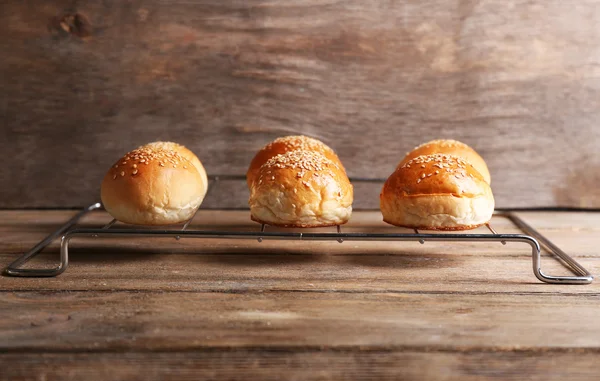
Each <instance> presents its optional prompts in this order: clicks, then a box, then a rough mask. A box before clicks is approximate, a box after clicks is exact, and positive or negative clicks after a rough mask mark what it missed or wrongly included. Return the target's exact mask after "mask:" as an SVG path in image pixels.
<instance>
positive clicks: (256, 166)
mask: <svg viewBox="0 0 600 381" xmlns="http://www.w3.org/2000/svg"><path fill="white" fill-rule="evenodd" d="M298 150H302V151H314V152H319V153H321V154H323V155H324V156H325V157H326V158H328V159H329V160H331V161H333V162H334V163H336V164H337V165H338V167H340V168H341V169H342V170H343V171H344V172H345V169H344V166H343V165H342V162H341V161H340V158H339V157H338V156H337V155H336V154H335V151H334V150H333V149H331V148H330V147H329V146H327V145H326V144H325V143H323V142H321V141H320V140H317V139H313V138H310V137H308V136H303V135H294V136H284V137H281V138H277V139H275V140H273V141H272V142H271V143H269V144H267V145H266V146H264V147H263V148H261V150H260V151H258V152H257V154H256V155H255V156H254V158H253V159H252V162H251V163H250V167H249V168H248V172H247V173H246V181H247V183H248V188H250V187H251V186H252V183H253V182H254V181H255V180H256V179H257V178H258V172H259V171H260V167H261V166H262V165H263V164H265V163H266V162H267V161H268V160H269V159H270V158H272V157H274V156H277V155H280V154H284V153H286V152H291V151H298Z"/></svg>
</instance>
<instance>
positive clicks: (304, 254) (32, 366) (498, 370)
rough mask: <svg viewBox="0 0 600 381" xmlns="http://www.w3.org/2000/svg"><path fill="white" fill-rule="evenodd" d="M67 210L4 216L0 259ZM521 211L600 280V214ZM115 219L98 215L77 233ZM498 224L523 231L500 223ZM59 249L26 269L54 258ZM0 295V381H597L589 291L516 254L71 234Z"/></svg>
mask: <svg viewBox="0 0 600 381" xmlns="http://www.w3.org/2000/svg"><path fill="white" fill-rule="evenodd" d="M74 213H75V212H74V211H54V210H49V211H17V210H12V211H0V253H1V254H0V265H2V266H6V265H7V264H8V263H9V262H11V261H12V260H13V259H14V258H16V257H17V256H18V255H19V254H20V253H22V252H23V251H25V250H27V249H29V248H30V247H31V246H32V245H33V244H34V243H35V242H37V241H39V240H40V239H41V238H43V237H44V236H45V235H46V234H47V233H49V232H51V231H52V230H54V229H55V228H56V227H57V226H58V225H59V224H60V223H61V222H62V221H64V220H65V219H66V218H68V217H69V216H70V215H73V214H74ZM519 215H520V216H521V217H523V218H524V219H525V220H526V221H527V222H529V223H530V224H532V225H533V226H534V227H536V228H538V229H539V230H540V231H541V232H542V233H543V234H545V235H546V236H548V237H549V238H550V239H552V240H553V241H554V242H555V243H556V244H558V245H559V246H560V247H561V248H563V249H565V251H567V252H568V253H570V254H571V255H572V256H573V257H575V258H576V259H577V260H578V261H580V263H581V264H582V265H584V266H585V267H586V268H587V269H588V270H590V271H591V272H592V274H597V273H598V272H599V270H600V213H597V212H596V213H592V212H522V213H519ZM109 220H110V218H109V217H108V215H106V214H105V213H104V212H93V213H91V214H90V215H89V216H88V217H86V218H85V220H84V221H83V222H82V225H84V226H86V227H93V226H99V225H101V224H104V223H106V222H108V221H109ZM380 220H381V217H380V214H379V212H355V214H354V216H353V219H352V222H351V223H350V224H349V225H348V226H347V227H345V228H344V230H345V231H369V232H374V231H377V232H392V231H397V230H396V229H395V228H393V227H389V226H386V225H385V224H383V223H382V222H380ZM493 225H494V226H495V228H496V230H498V231H499V232H506V233H513V232H514V233H516V232H518V231H517V229H516V228H515V227H513V226H511V224H510V223H509V222H508V221H506V220H504V219H502V218H500V217H496V218H494V220H493ZM215 226H216V227H218V228H220V229H242V230H256V229H258V225H256V224H254V223H252V222H251V221H249V218H248V213H247V212H246V211H201V212H199V213H198V215H197V216H196V219H195V220H194V222H193V224H192V227H191V228H197V229H202V228H208V227H215ZM332 231H333V229H332ZM57 251H58V245H57V244H53V245H52V246H51V248H50V249H48V253H47V254H44V255H41V256H40V257H39V258H36V259H35V260H34V261H32V263H35V264H37V265H39V264H43V263H45V264H47V265H49V264H51V263H52V261H53V260H56V258H57ZM542 263H543V264H542V266H543V269H544V271H546V272H548V273H552V274H567V273H568V272H567V270H565V269H564V268H562V267H561V266H560V264H558V263H557V262H556V261H555V260H554V259H552V258H550V257H548V256H544V257H543V262H542ZM0 291H1V292H0V298H1V299H2V300H1V305H2V308H1V309H0V369H1V371H0V372H1V374H2V376H1V377H0V378H2V379H10V380H19V379H24V380H25V379H26V380H31V379H36V380H59V379H60V380H71V379H85V380H95V379H110V380H119V379H137V380H158V379H164V378H173V379H180V380H197V379H213V378H225V379H244V380H247V379H258V378H260V379H272V380H279V379H298V380H299V379H319V380H322V379H336V380H339V379H349V378H356V379H384V378H387V379H400V378H401V379H421V378H432V379H436V380H525V379H527V380H530V379H535V380H537V379H540V380H542V379H543V380H564V379H567V378H569V379H579V378H589V379H597V376H598V375H599V374H600V368H598V361H599V360H600V356H599V354H600V323H599V321H600V303H599V302H600V298H599V293H600V282H595V283H593V284H591V285H586V286H573V285H549V284H543V283H540V282H539V281H538V280H537V279H536V278H535V277H534V275H533V273H532V270H531V256H530V249H529V247H528V246H527V245H524V244H518V243H509V244H508V245H507V246H502V245H500V244H499V243H468V242H467V243H429V242H428V243H426V244H425V245H420V244H418V243H417V242H404V243H393V242H383V243H369V242H345V243H343V244H339V243H337V242H295V241H281V242H274V241H271V242H267V241H266V242H263V243H258V242H255V241H226V240H199V239H182V240H181V241H175V240H174V239H167V238H165V239H163V238H152V239H146V240H141V239H123V238H115V239H107V240H94V239H91V238H90V239H78V240H74V241H73V246H72V250H71V265H70V267H69V268H68V270H67V271H66V272H65V273H64V274H62V275H61V276H59V277H56V278H11V277H2V278H0Z"/></svg>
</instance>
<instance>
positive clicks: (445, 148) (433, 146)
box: [398, 139, 492, 184]
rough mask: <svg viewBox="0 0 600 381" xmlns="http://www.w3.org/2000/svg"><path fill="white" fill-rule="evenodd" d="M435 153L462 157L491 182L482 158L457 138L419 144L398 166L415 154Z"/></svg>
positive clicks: (412, 157) (415, 155)
mask: <svg viewBox="0 0 600 381" xmlns="http://www.w3.org/2000/svg"><path fill="white" fill-rule="evenodd" d="M435 153H442V154H447V155H454V156H458V157H462V158H463V159H465V160H466V161H468V162H469V163H471V164H473V166H474V167H475V169H477V170H478V171H479V173H481V176H483V179H484V180H485V181H486V182H487V183H488V184H491V183H492V179H491V176H490V171H489V170H488V167H487V164H485V161H484V160H483V158H482V157H481V156H479V154H478V153H477V151H475V150H474V149H473V148H471V147H469V146H468V145H466V144H465V143H462V142H459V141H457V140H451V139H440V140H432V141H430V142H427V143H424V144H421V145H420V146H418V147H416V148H415V149H413V150H412V151H410V152H409V153H407V154H406V156H405V157H404V159H402V161H401V162H400V164H398V166H399V167H401V166H403V165H404V164H405V163H406V162H407V161H409V160H411V159H414V158H415V157H417V156H421V155H432V154H435Z"/></svg>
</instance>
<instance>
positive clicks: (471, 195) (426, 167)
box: [379, 154, 494, 230]
mask: <svg viewBox="0 0 600 381" xmlns="http://www.w3.org/2000/svg"><path fill="white" fill-rule="evenodd" d="M379 202H380V207H381V213H382V214H383V220H384V221H385V222H387V223H389V224H392V225H396V226H403V227H408V228H417V229H424V230H466V229H473V228H476V227H478V226H481V225H483V224H485V223H487V222H488V221H489V220H490V218H491V217H492V213H493V212H494V196H493V195H492V190H491V188H490V186H489V184H488V183H487V182H486V181H485V179H484V178H483V177H482V176H481V174H480V173H479V171H478V170H477V169H475V167H474V166H473V165H472V164H470V163H468V162H467V161H466V160H464V159H463V158H459V157H456V156H451V155H443V154H434V155H425V156H419V157H416V158H414V159H412V160H409V161H407V162H406V163H405V164H404V165H402V166H400V167H398V168H396V171H395V172H394V173H393V174H392V175H391V176H390V177H389V178H388V179H387V181H386V182H385V184H384V185H383V189H382V190H381V194H380V196H379Z"/></svg>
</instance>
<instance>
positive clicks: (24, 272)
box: [4, 202, 102, 277]
mask: <svg viewBox="0 0 600 381" xmlns="http://www.w3.org/2000/svg"><path fill="white" fill-rule="evenodd" d="M101 207H102V204H100V203H99V202H98V203H95V204H92V205H90V206H88V207H87V208H85V209H84V210H82V211H81V212H79V213H77V214H76V215H75V216H73V217H72V218H71V219H70V220H69V221H67V222H66V223H65V224H64V225H63V226H61V227H60V228H59V229H58V230H56V231H55V232H54V233H52V234H50V235H49V236H48V237H46V238H44V240H42V241H41V242H40V243H38V244H37V245H35V246H34V247H33V248H32V249H31V250H29V251H28V252H26V253H25V254H23V255H22V256H20V257H19V258H17V259H16V260H15V261H14V262H12V263H11V264H10V265H8V266H7V267H6V269H5V270H4V273H5V274H7V275H12V276H38V277H53V276H57V275H58V274H60V273H62V272H63V271H65V270H66V269H67V266H68V265H69V263H68V258H67V257H63V254H62V250H61V257H60V265H59V266H58V267H56V268H53V269H22V268H20V267H21V266H22V265H24V264H25V263H27V262H28V261H29V260H31V259H32V258H33V257H35V256H36V255H38V254H39V253H41V251H42V250H44V248H46V246H48V245H49V244H51V243H52V241H54V240H55V239H56V238H58V237H60V236H61V235H63V234H64V233H65V232H66V231H68V230H69V229H70V228H71V227H72V226H74V225H75V224H76V223H77V222H78V221H79V220H80V219H81V218H82V217H83V216H85V215H86V214H87V213H89V212H91V211H92V210H96V209H100V208H101ZM63 241H64V239H63Z"/></svg>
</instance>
